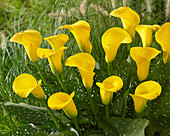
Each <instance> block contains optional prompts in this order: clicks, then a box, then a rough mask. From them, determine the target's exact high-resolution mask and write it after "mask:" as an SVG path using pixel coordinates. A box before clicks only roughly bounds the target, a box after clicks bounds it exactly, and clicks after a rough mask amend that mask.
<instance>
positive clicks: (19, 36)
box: [10, 29, 42, 62]
mask: <svg viewBox="0 0 170 136" xmlns="http://www.w3.org/2000/svg"><path fill="white" fill-rule="evenodd" d="M10 42H16V43H19V44H22V45H23V46H24V47H25V49H26V52H27V54H28V56H29V58H30V59H31V61H33V62H37V61H38V56H37V54H36V50H37V48H38V47H39V46H40V44H41V42H42V37H41V34H40V33H39V32H38V31H36V30H32V29H28V30H26V31H24V32H19V33H16V34H14V35H13V37H12V38H11V39H10Z"/></svg>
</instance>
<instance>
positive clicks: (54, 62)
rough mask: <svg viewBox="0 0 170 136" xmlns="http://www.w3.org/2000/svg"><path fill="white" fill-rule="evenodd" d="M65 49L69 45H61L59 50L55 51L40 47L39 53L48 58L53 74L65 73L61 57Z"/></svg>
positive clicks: (40, 55)
mask: <svg viewBox="0 0 170 136" xmlns="http://www.w3.org/2000/svg"><path fill="white" fill-rule="evenodd" d="M65 49H67V47H61V48H60V49H59V50H58V51H53V50H51V49H43V48H38V49H37V55H38V56H39V57H40V58H42V59H44V58H48V61H49V64H50V67H51V71H52V72H53V74H54V75H57V74H59V75H61V74H62V73H63V66H62V63H61V57H62V54H63V51H64V50H65Z"/></svg>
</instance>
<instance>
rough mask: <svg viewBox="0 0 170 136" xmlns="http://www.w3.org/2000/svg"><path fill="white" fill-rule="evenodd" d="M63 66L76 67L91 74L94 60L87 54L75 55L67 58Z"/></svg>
mask: <svg viewBox="0 0 170 136" xmlns="http://www.w3.org/2000/svg"><path fill="white" fill-rule="evenodd" d="M65 65H66V66H71V67H78V68H81V69H84V70H87V71H91V72H92V71H93V70H94V67H95V59H94V58H93V56H91V55H90V54H88V53H77V54H75V55H73V56H71V57H69V58H68V59H67V60H66V62H65Z"/></svg>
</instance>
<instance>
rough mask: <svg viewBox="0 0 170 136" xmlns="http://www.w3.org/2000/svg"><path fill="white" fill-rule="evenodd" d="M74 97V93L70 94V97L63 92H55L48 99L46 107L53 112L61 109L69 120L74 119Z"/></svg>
mask: <svg viewBox="0 0 170 136" xmlns="http://www.w3.org/2000/svg"><path fill="white" fill-rule="evenodd" d="M74 95H75V93H74V92H72V93H71V94H70V95H68V94H66V93H63V92H57V93H55V94H53V95H51V96H50V97H49V99H48V106H49V107H50V108H51V109H53V110H60V109H63V111H64V112H65V114H66V115H67V116H68V117H69V118H70V119H73V118H76V117H77V108H76V106H75V104H74V101H73V97H74Z"/></svg>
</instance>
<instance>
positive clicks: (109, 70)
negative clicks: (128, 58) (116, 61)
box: [107, 63, 112, 76]
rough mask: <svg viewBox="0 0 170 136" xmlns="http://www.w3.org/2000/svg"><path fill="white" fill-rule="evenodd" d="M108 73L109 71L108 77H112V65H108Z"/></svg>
mask: <svg viewBox="0 0 170 136" xmlns="http://www.w3.org/2000/svg"><path fill="white" fill-rule="evenodd" d="M107 71H108V76H111V75H112V73H111V63H107Z"/></svg>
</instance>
